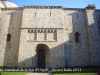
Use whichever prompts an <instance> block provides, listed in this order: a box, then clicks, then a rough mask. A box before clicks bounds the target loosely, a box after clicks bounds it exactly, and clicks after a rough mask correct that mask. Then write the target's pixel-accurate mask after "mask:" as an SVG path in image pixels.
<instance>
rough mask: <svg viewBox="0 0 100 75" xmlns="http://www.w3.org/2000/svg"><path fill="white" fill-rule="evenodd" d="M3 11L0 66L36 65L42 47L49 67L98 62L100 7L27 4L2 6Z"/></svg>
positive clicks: (84, 64)
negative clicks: (86, 7)
mask: <svg viewBox="0 0 100 75" xmlns="http://www.w3.org/2000/svg"><path fill="white" fill-rule="evenodd" d="M0 14H1V15H0V60H1V61H0V66H10V67H14V66H18V67H37V65H38V61H37V57H38V55H37V53H38V49H40V48H43V49H44V50H45V51H46V67H56V68H59V67H65V66H66V67H72V66H90V65H99V63H100V59H99V58H100V56H99V54H100V50H99V49H100V48H99V46H100V41H99V40H100V36H99V35H100V33H99V32H100V31H99V30H100V28H99V20H100V10H89V9H72V8H70V9H69V8H68V9H67V8H62V7H61V6H33V7H32V6H25V7H23V8H7V9H6V8H2V9H1V10H0ZM76 32H79V34H80V42H75V33H76ZM7 34H11V40H10V42H7ZM95 36H96V37H95Z"/></svg>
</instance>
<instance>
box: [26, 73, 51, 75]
mask: <svg viewBox="0 0 100 75" xmlns="http://www.w3.org/2000/svg"><path fill="white" fill-rule="evenodd" d="M26 75H52V73H27V74H26Z"/></svg>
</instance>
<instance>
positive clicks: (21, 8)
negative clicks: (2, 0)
mask: <svg viewBox="0 0 100 75" xmlns="http://www.w3.org/2000/svg"><path fill="white" fill-rule="evenodd" d="M1 10H23V7H20V8H1Z"/></svg>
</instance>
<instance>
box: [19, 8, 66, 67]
mask: <svg viewBox="0 0 100 75" xmlns="http://www.w3.org/2000/svg"><path fill="white" fill-rule="evenodd" d="M41 30H42V32H41ZM28 31H32V32H30V33H28ZM35 31H36V33H37V39H36V40H34V39H33V40H32V39H30V40H29V38H32V36H33V38H34V34H35ZM45 31H46V32H45ZM55 31H56V34H54V33H55ZM45 33H46V35H45ZM29 35H30V36H29ZM45 36H46V39H45V40H43V39H44V37H45ZM55 36H56V37H57V39H54V37H55ZM62 36H63V25H62V9H61V8H51V9H49V8H41V9H36V8H24V9H23V19H22V27H21V36H20V47H19V66H21V67H36V66H37V63H38V62H33V64H32V59H33V60H34V61H35V60H36V57H35V56H36V55H35V54H36V48H35V47H36V46H37V45H38V44H45V45H47V46H48V47H49V49H50V53H49V54H50V58H49V59H50V65H49V66H46V67H64V66H65V57H64V46H63V38H62ZM25 37H27V38H25ZM41 39H42V40H41ZM34 52H35V53H34ZM26 54H27V55H26ZM34 64H36V65H34ZM60 64H62V65H60ZM46 65H47V64H46Z"/></svg>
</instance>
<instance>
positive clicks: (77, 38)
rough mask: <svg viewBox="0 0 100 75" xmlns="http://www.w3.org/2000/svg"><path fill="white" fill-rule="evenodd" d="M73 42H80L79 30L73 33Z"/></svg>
mask: <svg viewBox="0 0 100 75" xmlns="http://www.w3.org/2000/svg"><path fill="white" fill-rule="evenodd" d="M75 42H76V43H78V42H81V39H80V33H79V32H76V33H75Z"/></svg>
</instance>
